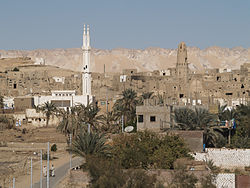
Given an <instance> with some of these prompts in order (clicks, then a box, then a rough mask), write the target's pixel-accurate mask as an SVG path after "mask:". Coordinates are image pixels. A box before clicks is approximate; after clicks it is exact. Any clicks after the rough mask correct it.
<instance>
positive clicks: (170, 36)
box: [0, 0, 250, 50]
mask: <svg viewBox="0 0 250 188" xmlns="http://www.w3.org/2000/svg"><path fill="white" fill-rule="evenodd" d="M83 24H89V25H90V33H91V46H92V48H99V49H113V48H131V49H145V48H148V47H160V48H171V49H174V48H177V46H178V43H179V42H181V41H184V42H186V43H187V45H188V46H195V47H198V48H201V49H204V48H207V47H211V46H220V47H227V48H233V47H238V46H242V47H244V48H249V47H250V1H248V0H209V1H204V0H177V1H174V0H88V1H86V0H0V50H1V49H2V50H17V49H19V50H33V49H53V48H79V47H81V45H82V32H83Z"/></svg>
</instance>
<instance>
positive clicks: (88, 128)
mask: <svg viewBox="0 0 250 188" xmlns="http://www.w3.org/2000/svg"><path fill="white" fill-rule="evenodd" d="M88 134H90V124H89V123H88Z"/></svg>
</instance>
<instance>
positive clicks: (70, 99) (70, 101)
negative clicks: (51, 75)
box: [34, 25, 93, 108]
mask: <svg viewBox="0 0 250 188" xmlns="http://www.w3.org/2000/svg"><path fill="white" fill-rule="evenodd" d="M82 43H83V44H82V56H83V58H82V70H81V74H82V95H76V91H75V90H54V91H51V95H49V96H44V95H36V96H34V105H36V106H39V105H42V104H44V103H45V102H50V103H53V104H55V106H57V107H60V108H67V107H72V106H75V105H77V104H83V105H87V104H88V103H91V102H92V101H93V96H92V95H91V64H90V52H91V47H90V33H89V25H87V26H86V25H84V28H83V42H82Z"/></svg>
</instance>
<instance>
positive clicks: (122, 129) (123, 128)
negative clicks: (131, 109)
mask: <svg viewBox="0 0 250 188" xmlns="http://www.w3.org/2000/svg"><path fill="white" fill-rule="evenodd" d="M123 131H124V115H122V133H123Z"/></svg>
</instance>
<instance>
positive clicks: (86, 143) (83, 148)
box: [71, 131, 109, 157]
mask: <svg viewBox="0 0 250 188" xmlns="http://www.w3.org/2000/svg"><path fill="white" fill-rule="evenodd" d="M71 151H72V152H73V153H74V154H75V155H78V156H81V157H87V156H89V155H95V154H98V155H99V154H100V155H106V154H108V151H109V145H107V144H106V138H105V135H104V134H99V133H93V132H90V133H87V132H85V131H81V132H80V133H79V134H78V135H77V136H76V138H75V139H74V140H73V142H72V149H71Z"/></svg>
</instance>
